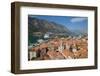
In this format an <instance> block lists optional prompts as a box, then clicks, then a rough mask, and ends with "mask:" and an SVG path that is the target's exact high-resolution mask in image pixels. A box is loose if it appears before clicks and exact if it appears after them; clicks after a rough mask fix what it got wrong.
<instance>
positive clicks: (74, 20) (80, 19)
mask: <svg viewBox="0 0 100 76" xmlns="http://www.w3.org/2000/svg"><path fill="white" fill-rule="evenodd" d="M86 19H87V18H72V19H71V20H70V21H71V22H81V21H84V20H86Z"/></svg>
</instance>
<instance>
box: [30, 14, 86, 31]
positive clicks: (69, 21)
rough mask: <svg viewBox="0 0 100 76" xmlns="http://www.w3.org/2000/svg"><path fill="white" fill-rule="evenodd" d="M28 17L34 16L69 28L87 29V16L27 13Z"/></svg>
mask: <svg viewBox="0 0 100 76" xmlns="http://www.w3.org/2000/svg"><path fill="white" fill-rule="evenodd" d="M29 17H35V18H39V19H44V20H47V21H50V22H55V23H58V24H61V25H63V26H66V27H67V28H68V29H69V30H79V31H86V32H87V29H88V18H87V17H76V16H47V15H46V16H45V15H29Z"/></svg>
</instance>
